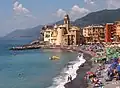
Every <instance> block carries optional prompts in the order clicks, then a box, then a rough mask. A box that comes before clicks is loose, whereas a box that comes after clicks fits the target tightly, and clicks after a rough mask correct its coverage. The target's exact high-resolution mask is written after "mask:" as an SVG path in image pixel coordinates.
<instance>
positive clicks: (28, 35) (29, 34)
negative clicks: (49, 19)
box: [3, 25, 43, 40]
mask: <svg viewBox="0 0 120 88" xmlns="http://www.w3.org/2000/svg"><path fill="white" fill-rule="evenodd" d="M42 27H43V26H42V25H39V26H37V27H34V28H27V29H18V30H15V31H13V32H11V33H9V34H7V35H6V36H4V37H3V38H4V39H17V40H18V39H30V40H34V39H38V38H39V37H40V30H42Z"/></svg>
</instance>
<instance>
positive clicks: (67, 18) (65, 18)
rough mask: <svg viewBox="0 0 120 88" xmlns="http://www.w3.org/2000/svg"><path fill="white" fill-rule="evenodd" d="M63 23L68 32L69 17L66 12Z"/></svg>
mask: <svg viewBox="0 0 120 88" xmlns="http://www.w3.org/2000/svg"><path fill="white" fill-rule="evenodd" d="M64 25H65V26H66V29H67V32H69V28H70V18H69V15H68V14H66V15H65V17H64Z"/></svg>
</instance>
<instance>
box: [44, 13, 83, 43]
mask: <svg viewBox="0 0 120 88" xmlns="http://www.w3.org/2000/svg"><path fill="white" fill-rule="evenodd" d="M80 32H81V30H80V28H79V27H76V26H72V25H71V24H70V19H69V16H68V15H65V17H64V24H63V25H55V26H54V27H49V26H46V27H45V31H44V41H45V42H49V43H50V44H51V45H79V44H80Z"/></svg>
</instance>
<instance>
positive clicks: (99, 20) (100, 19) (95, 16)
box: [4, 9, 120, 40]
mask: <svg viewBox="0 0 120 88" xmlns="http://www.w3.org/2000/svg"><path fill="white" fill-rule="evenodd" d="M118 20H120V9H116V10H102V11H97V12H92V13H89V14H88V15H86V16H84V17H82V18H80V19H76V20H75V21H74V22H72V21H71V24H73V25H77V26H80V27H84V26H87V25H92V24H105V23H109V22H110V23H111V22H114V21H118ZM53 24H63V20H61V21H58V22H55V23H53ZM42 27H43V26H42V25H39V26H37V27H34V28H28V29H24V30H20V29H19V30H15V31H13V32H11V33H9V34H8V35H6V36H5V37H4V38H5V39H30V40H34V39H37V38H38V37H39V36H40V29H41V28H42Z"/></svg>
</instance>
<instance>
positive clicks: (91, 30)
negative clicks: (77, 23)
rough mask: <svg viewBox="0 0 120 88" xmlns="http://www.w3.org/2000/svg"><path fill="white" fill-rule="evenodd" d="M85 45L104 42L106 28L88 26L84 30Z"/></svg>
mask: <svg viewBox="0 0 120 88" xmlns="http://www.w3.org/2000/svg"><path fill="white" fill-rule="evenodd" d="M83 36H84V39H85V43H100V42H104V37H105V36H104V26H94V25H92V26H87V27H84V28H83Z"/></svg>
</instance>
